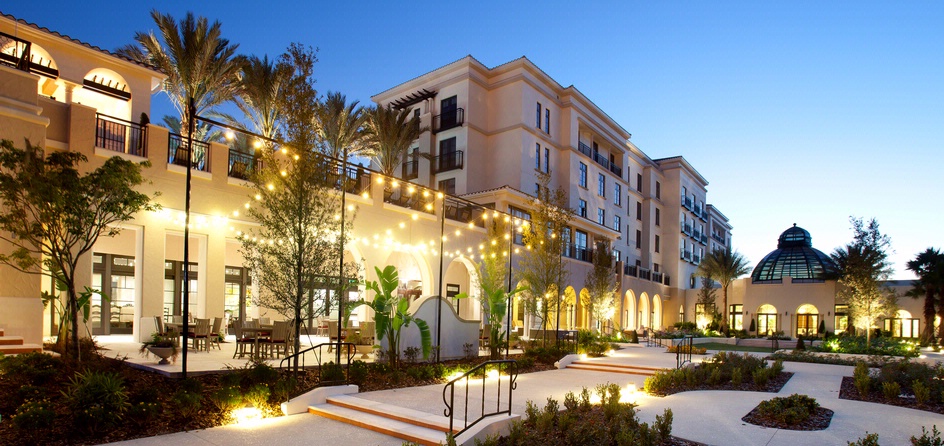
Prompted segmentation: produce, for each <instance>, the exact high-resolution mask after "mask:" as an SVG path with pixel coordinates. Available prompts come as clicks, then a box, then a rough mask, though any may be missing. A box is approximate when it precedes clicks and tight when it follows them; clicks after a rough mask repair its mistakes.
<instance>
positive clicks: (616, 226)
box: [613, 215, 623, 231]
mask: <svg viewBox="0 0 944 446" xmlns="http://www.w3.org/2000/svg"><path fill="white" fill-rule="evenodd" d="M622 227H623V225H622V220H621V219H620V216H619V215H614V216H613V230H614V231H619V230H620V229H621V228H622Z"/></svg>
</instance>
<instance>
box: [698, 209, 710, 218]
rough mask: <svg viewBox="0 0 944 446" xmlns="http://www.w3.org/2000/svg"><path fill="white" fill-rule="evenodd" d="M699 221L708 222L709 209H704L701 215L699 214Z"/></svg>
mask: <svg viewBox="0 0 944 446" xmlns="http://www.w3.org/2000/svg"><path fill="white" fill-rule="evenodd" d="M697 215H698V219H699V220H701V221H708V209H702V210H701V213H699V214H697Z"/></svg>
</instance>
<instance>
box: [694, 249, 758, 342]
mask: <svg viewBox="0 0 944 446" xmlns="http://www.w3.org/2000/svg"><path fill="white" fill-rule="evenodd" d="M750 272H751V267H750V264H749V263H748V261H747V258H745V257H744V255H742V254H741V253H739V252H737V251H731V247H726V248H724V249H721V248H719V249H716V250H714V251H712V252H711V253H710V254H708V255H706V256H705V258H704V259H702V261H701V265H699V266H698V274H699V275H701V276H702V277H707V278H708V279H711V280H714V281H716V282H718V283H720V284H721V300H722V302H721V306H722V309H721V311H722V315H723V316H724V318H723V319H722V320H721V332H722V333H727V332H728V287H729V286H730V285H731V282H734V281H735V280H737V278H738V277H741V276H743V275H745V274H748V273H750Z"/></svg>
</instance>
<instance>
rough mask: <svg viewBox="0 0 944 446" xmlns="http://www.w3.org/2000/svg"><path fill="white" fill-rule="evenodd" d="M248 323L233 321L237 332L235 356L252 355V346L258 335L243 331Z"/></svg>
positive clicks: (234, 329)
mask: <svg viewBox="0 0 944 446" xmlns="http://www.w3.org/2000/svg"><path fill="white" fill-rule="evenodd" d="M246 324H248V322H244V321H236V322H233V331H235V333H236V351H235V352H233V358H236V356H239V357H240V358H242V357H243V356H246V355H249V356H252V346H253V344H254V343H255V342H256V337H255V335H253V336H247V335H246V334H245V333H243V326H245V325H246ZM247 345H248V346H249V351H248V352H247V351H246V346H247Z"/></svg>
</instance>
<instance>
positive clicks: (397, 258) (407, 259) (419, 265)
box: [371, 251, 438, 302]
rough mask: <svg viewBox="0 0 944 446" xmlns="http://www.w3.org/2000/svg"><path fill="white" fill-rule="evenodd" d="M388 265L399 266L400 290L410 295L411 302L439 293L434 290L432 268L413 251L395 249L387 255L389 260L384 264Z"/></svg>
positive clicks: (405, 294)
mask: <svg viewBox="0 0 944 446" xmlns="http://www.w3.org/2000/svg"><path fill="white" fill-rule="evenodd" d="M386 265H393V266H395V267H396V268H397V273H398V274H399V276H400V287H399V289H398V292H399V293H400V294H401V295H404V296H409V297H410V301H411V302H412V301H413V300H415V299H416V298H418V297H420V296H429V295H432V294H438V291H434V290H433V273H432V270H431V269H430V266H429V264H428V263H427V262H426V259H425V258H423V257H422V256H418V255H417V254H416V253H413V252H407V251H393V252H391V253H390V255H389V256H387V261H386V262H384V265H383V266H386ZM383 266H381V268H383ZM371 275H373V274H371ZM374 279H376V277H375V278H374Z"/></svg>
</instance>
